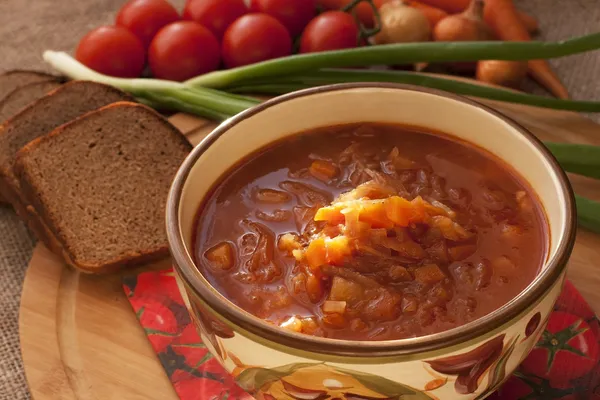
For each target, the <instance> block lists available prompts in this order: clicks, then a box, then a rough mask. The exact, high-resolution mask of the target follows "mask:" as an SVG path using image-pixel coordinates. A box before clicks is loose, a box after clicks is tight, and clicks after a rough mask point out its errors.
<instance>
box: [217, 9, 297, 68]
mask: <svg viewBox="0 0 600 400" xmlns="http://www.w3.org/2000/svg"><path fill="white" fill-rule="evenodd" d="M222 51H223V60H224V61H225V65H226V66H227V67H228V68H234V67H239V66H242V65H247V64H253V63H256V62H260V61H265V60H270V59H272V58H278V57H285V56H287V55H289V54H290V53H291V52H292V38H291V37H290V34H289V32H288V31H287V29H285V27H284V26H283V25H282V24H281V22H279V21H277V20H276V19H275V18H273V17H271V16H270V15H267V14H254V13H253V14H246V15H244V16H243V17H241V18H239V19H237V20H236V21H235V22H234V23H233V24H231V26H230V27H229V28H228V29H227V31H226V32H225V36H223V46H222Z"/></svg>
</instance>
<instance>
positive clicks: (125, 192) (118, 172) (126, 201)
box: [15, 102, 192, 273]
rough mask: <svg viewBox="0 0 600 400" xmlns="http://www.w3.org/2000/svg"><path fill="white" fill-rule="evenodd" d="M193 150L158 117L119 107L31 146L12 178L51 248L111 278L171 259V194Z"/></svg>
mask: <svg viewBox="0 0 600 400" xmlns="http://www.w3.org/2000/svg"><path fill="white" fill-rule="evenodd" d="M191 148H192V146H191V145H190V144H189V142H188V141H187V140H186V139H185V137H184V136H183V134H182V133H181V132H179V130H177V129H176V128H175V127H174V126H173V125H171V124H170V123H169V122H168V121H167V120H166V119H164V118H163V117H162V116H160V115H159V114H158V113H156V112H155V111H154V110H152V109H150V108H148V107H146V106H143V105H140V104H134V103H129V102H120V103H115V104H111V105H109V106H106V107H103V108H102V109H100V110H97V111H94V112H91V113H88V114H86V115H84V116H82V117H81V118H78V119H77V120H75V121H72V122H70V123H68V124H65V125H63V126H61V127H59V128H58V129H56V130H54V131H53V132H52V133H50V134H49V135H47V136H44V137H41V138H39V139H37V140H34V141H33V142H31V143H29V144H28V145H27V146H25V147H24V148H23V149H22V150H21V151H19V153H18V155H17V160H16V163H15V171H16V173H17V175H18V177H19V180H20V182H21V187H22V193H23V196H24V198H25V199H26V200H27V201H28V202H29V204H30V208H32V209H33V210H34V211H35V213H36V214H37V216H36V218H38V219H39V220H40V221H41V223H42V224H43V225H45V229H46V232H48V233H49V235H50V238H49V246H50V247H51V248H53V249H54V251H57V252H59V253H60V255H61V256H62V257H63V258H64V259H65V261H66V262H67V263H68V264H69V265H71V266H73V267H74V268H77V269H79V270H81V271H84V272H88V273H107V272H111V271H115V270H117V269H119V268H121V267H124V266H127V265H133V264H139V263H143V262H146V261H150V260H154V259H157V258H162V257H164V256H167V255H168V244H167V237H166V232H165V220H164V218H165V217H164V213H165V206H166V200H167V194H168V191H169V188H170V186H171V182H172V180H173V177H174V176H175V173H176V172H177V169H178V168H179V166H180V164H181V162H182V161H183V160H184V158H185V157H186V156H187V155H188V153H189V152H190V150H191Z"/></svg>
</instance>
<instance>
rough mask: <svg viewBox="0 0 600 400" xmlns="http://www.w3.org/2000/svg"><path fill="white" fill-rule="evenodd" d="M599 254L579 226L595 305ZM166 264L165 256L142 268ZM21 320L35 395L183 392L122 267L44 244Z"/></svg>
mask: <svg viewBox="0 0 600 400" xmlns="http://www.w3.org/2000/svg"><path fill="white" fill-rule="evenodd" d="M486 103H487V104H489V105H491V106H493V107H495V108H497V109H498V110H499V111H501V112H504V113H505V114H507V115H508V116H510V117H512V118H513V119H515V120H517V121H518V122H520V123H521V124H523V125H524V126H525V127H527V128H529V129H530V130H531V131H532V132H534V133H535V134H536V135H538V136H539V137H540V138H542V139H543V140H552V141H561V142H573V143H587V144H595V145H600V125H598V124H595V123H594V122H592V121H590V120H588V119H585V118H583V117H581V116H580V115H578V114H575V113H569V112H557V111H551V110H545V109H538V108H533V107H528V106H518V105H507V104H503V103H499V102H492V101H486ZM170 120H171V122H173V124H175V125H176V126H177V127H178V128H179V129H181V130H182V131H183V132H184V133H185V134H186V135H187V137H188V138H189V140H190V141H191V142H192V143H193V144H197V143H198V142H199V141H200V140H202V138H203V137H204V136H205V135H206V134H208V133H209V132H210V131H211V130H212V129H213V128H214V127H215V124H214V123H212V122H209V121H206V120H202V119H198V118H195V117H191V116H189V115H184V114H177V115H175V116H173V117H171V119H170ZM572 181H573V184H574V187H575V189H576V191H577V192H578V193H580V194H582V195H585V196H588V197H591V198H594V199H596V200H600V181H598V182H596V181H593V180H589V179H585V178H581V177H572ZM599 259H600V235H596V234H593V233H590V232H586V231H583V230H580V232H579V233H578V237H577V244H576V246H575V251H574V253H573V257H572V258H571V263H570V267H569V278H570V279H571V280H572V281H573V282H574V284H575V286H577V288H578V289H579V290H580V291H581V293H582V294H583V295H584V297H585V298H586V299H587V300H588V301H589V302H590V304H591V305H592V307H593V308H594V310H595V311H596V312H597V313H600V290H598V288H600V265H598V264H597V260H599ZM168 266H169V262H168V260H167V261H164V262H161V263H157V264H155V265H151V266H146V267H144V268H140V270H147V269H164V268H167V267H168ZM133 272H134V271H131V270H129V271H127V274H131V273H133ZM19 325H20V339H21V348H22V354H23V361H24V365H25V372H26V375H27V381H28V382H29V386H30V389H31V393H32V395H33V398H34V399H35V400H74V399H78V400H109V399H119V400H148V399H161V400H175V399H177V396H176V394H175V392H174V390H173V388H172V386H171V384H170V382H169V380H168V378H167V376H166V374H165V373H164V371H163V369H162V367H161V365H160V363H159V362H158V359H157V358H156V355H155V353H154V352H153V350H152V348H151V347H150V344H149V342H148V340H147V339H146V336H145V334H144V331H143V329H142V328H141V326H140V325H139V324H138V322H137V320H136V317H135V315H134V313H133V311H132V309H131V306H130V305H129V303H128V301H127V299H126V297H125V295H124V292H123V290H122V287H121V276H120V275H112V276H106V277H95V276H88V275H81V274H79V273H77V272H74V271H71V270H69V269H67V268H65V267H63V264H62V263H61V262H60V260H58V259H57V258H56V257H55V256H54V255H53V254H51V253H50V252H49V251H48V250H47V249H46V248H44V247H43V246H42V245H40V244H38V246H37V247H36V249H35V251H34V254H33V257H32V259H31V261H30V263H29V269H28V271H27V275H26V278H25V283H24V288H23V295H22V299H21V310H20V321H19Z"/></svg>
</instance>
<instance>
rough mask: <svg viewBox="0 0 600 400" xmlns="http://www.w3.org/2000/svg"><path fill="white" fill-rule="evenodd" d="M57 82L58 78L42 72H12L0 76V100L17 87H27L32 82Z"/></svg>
mask: <svg viewBox="0 0 600 400" xmlns="http://www.w3.org/2000/svg"><path fill="white" fill-rule="evenodd" d="M48 80H57V81H58V80H59V78H58V77H56V76H54V75H50V74H46V73H44V72H38V71H24V70H13V71H6V72H4V73H2V74H0V99H3V98H4V97H5V96H7V95H8V94H9V93H10V92H12V91H13V90H15V89H17V88H18V87H21V86H25V85H28V84H30V83H34V82H41V81H48Z"/></svg>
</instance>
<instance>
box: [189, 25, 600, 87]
mask: <svg viewBox="0 0 600 400" xmlns="http://www.w3.org/2000/svg"><path fill="white" fill-rule="evenodd" d="M599 48H600V33H594V34H591V35H587V36H581V37H577V38H573V39H569V40H563V41H559V42H535V41H531V42H500V41H493V42H487V41H486V42H426V43H401V44H389V45H378V46H367V47H359V48H356V49H350V50H338V51H328V52H321V53H310V54H299V55H293V56H289V57H283V58H277V59H274V60H269V61H264V62H261V63H257V64H252V65H248V66H244V67H239V68H233V69H229V70H224V71H215V72H211V73H208V74H205V75H202V76H199V77H196V78H193V79H190V80H188V81H187V82H185V83H186V84H188V85H191V86H194V87H213V88H223V87H227V86H232V85H236V84H239V83H242V82H245V81H248V80H256V79H261V78H271V77H274V76H281V75H290V74H299V73H303V72H305V71H310V70H317V69H321V68H340V67H363V66H372V65H400V64H412V63H418V62H449V61H478V60H514V61H524V60H534V59H546V58H555V57H564V56H568V55H573V54H577V53H583V52H586V51H591V50H597V49H599Z"/></svg>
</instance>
